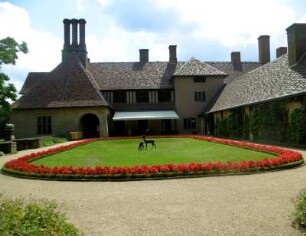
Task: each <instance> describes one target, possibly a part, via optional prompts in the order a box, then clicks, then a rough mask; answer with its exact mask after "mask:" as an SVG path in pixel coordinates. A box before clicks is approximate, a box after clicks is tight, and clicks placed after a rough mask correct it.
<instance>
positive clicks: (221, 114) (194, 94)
mask: <svg viewBox="0 0 306 236" xmlns="http://www.w3.org/2000/svg"><path fill="white" fill-rule="evenodd" d="M63 23H64V45H63V50H62V61H61V62H60V64H59V65H58V66H57V67H55V68H54V69H53V70H52V71H50V72H30V73H29V74H28V76H27V78H26V81H25V83H24V85H23V87H22V89H21V91H20V94H21V95H22V96H21V97H20V98H19V99H18V100H17V101H16V102H15V103H14V105H13V113H12V116H11V122H12V123H14V124H15V127H16V137H18V138H23V137H34V136H49V135H52V136H69V133H70V132H72V131H80V132H82V133H83V135H84V137H96V136H119V135H142V134H144V133H146V132H148V133H149V134H186V133H188V134H190V133H194V134H209V135H214V134H217V130H218V129H217V125H218V121H220V120H222V119H224V118H226V117H228V116H229V114H230V111H231V110H232V109H236V108H239V107H243V109H246V110H247V112H248V114H249V112H250V111H251V107H252V106H253V105H256V104H262V103H265V102H270V101H274V100H278V99H286V98H288V97H294V96H301V95H305V94H306V74H305V72H306V57H305V54H304V53H305V52H306V24H293V25H292V26H290V27H289V28H288V29H287V33H288V52H287V48H284V47H280V48H278V49H277V59H276V60H275V61H272V62H270V42H269V36H268V35H262V36H260V37H259V38H258V48H259V60H258V61H254V62H244V61H241V55H240V52H232V53H231V55H230V58H231V60H230V61H216V62H204V61H201V60H199V59H197V58H191V59H190V60H188V61H180V60H178V58H177V46H176V45H169V48H168V49H169V60H168V61H150V59H149V49H140V50H139V61H136V62H91V61H90V60H89V58H88V55H87V50H86V41H85V39H86V37H85V24H86V21H85V20H84V19H79V20H77V19H64V21H63ZM294 106H295V107H298V106H300V107H301V108H303V106H304V108H305V101H303V102H302V103H301V105H297V104H295V105H294ZM304 108H303V109H304Z"/></svg>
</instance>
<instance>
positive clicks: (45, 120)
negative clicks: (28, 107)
mask: <svg viewBox="0 0 306 236" xmlns="http://www.w3.org/2000/svg"><path fill="white" fill-rule="evenodd" d="M37 133H38V134H51V133H52V119H51V116H38V117H37Z"/></svg>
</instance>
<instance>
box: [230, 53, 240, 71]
mask: <svg viewBox="0 0 306 236" xmlns="http://www.w3.org/2000/svg"><path fill="white" fill-rule="evenodd" d="M231 62H232V65H233V69H234V70H236V71H242V66H241V56H240V52H232V53H231Z"/></svg>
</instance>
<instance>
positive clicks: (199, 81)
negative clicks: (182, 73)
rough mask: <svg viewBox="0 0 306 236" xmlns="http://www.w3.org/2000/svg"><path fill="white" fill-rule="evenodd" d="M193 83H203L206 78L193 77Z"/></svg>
mask: <svg viewBox="0 0 306 236" xmlns="http://www.w3.org/2000/svg"><path fill="white" fill-rule="evenodd" d="M193 82H194V83H205V82H206V77H205V76H195V77H193Z"/></svg>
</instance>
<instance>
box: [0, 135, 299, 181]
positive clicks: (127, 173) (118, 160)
mask: <svg viewBox="0 0 306 236" xmlns="http://www.w3.org/2000/svg"><path fill="white" fill-rule="evenodd" d="M150 138H151V139H154V140H155V143H156V149H155V148H153V147H151V146H150V145H148V147H147V148H145V149H144V150H142V151H139V150H138V143H139V142H141V141H142V139H141V138H140V137H138V138H135V137H134V138H100V139H89V140H83V141H80V142H77V143H71V144H68V145H64V146H61V147H57V148H53V149H50V150H47V151H41V152H37V153H31V154H28V155H25V156H23V157H20V158H18V159H15V160H12V161H9V162H7V163H5V165H4V166H3V167H2V169H1V171H2V172H3V173H5V174H9V175H14V176H19V177H26V178H40V179H55V180H135V179H148V178H150V179H161V178H169V177H171V178H172V177H175V178H177V177H193V176H207V175H208V176H209V175H220V174H240V173H254V172H259V171H269V170H275V169H287V168H292V167H296V166H300V165H302V164H304V159H303V157H302V154H301V153H299V152H295V151H292V150H288V149H283V148H279V147H274V146H269V145H262V144H256V143H249V142H242V141H235V140H228V139H220V138H214V137H205V136H199V135H185V136H167V137H150Z"/></svg>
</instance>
